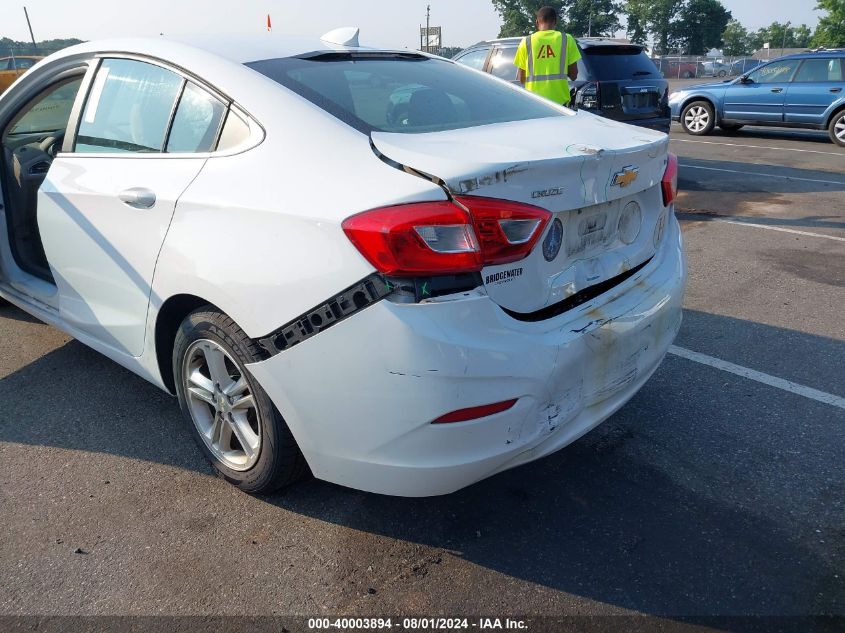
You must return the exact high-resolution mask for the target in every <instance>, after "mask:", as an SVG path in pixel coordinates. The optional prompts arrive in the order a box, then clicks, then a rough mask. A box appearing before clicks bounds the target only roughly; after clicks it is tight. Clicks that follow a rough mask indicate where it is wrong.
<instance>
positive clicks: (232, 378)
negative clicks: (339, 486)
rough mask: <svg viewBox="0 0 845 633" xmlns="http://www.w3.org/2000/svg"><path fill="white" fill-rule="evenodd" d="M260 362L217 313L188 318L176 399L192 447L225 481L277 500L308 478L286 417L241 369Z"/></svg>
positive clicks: (177, 360)
mask: <svg viewBox="0 0 845 633" xmlns="http://www.w3.org/2000/svg"><path fill="white" fill-rule="evenodd" d="M263 358H264V356H262V352H261V349H260V348H259V347H258V346H257V345H256V344H255V343H253V342H252V341H251V340H250V338H249V337H248V336H247V335H246V334H244V332H243V330H241V329H240V328H239V327H238V326H237V324H236V323H235V322H234V321H232V319H230V318H229V317H228V316H226V315H225V314H222V313H221V312H218V311H217V310H215V309H214V308H213V307H212V306H204V307H202V308H199V309H198V310H196V311H194V312H192V313H191V314H189V315H188V316H187V317H186V318H185V320H184V321H183V322H182V324H181V325H180V327H179V331H178V332H177V333H176V341H175V343H174V346H173V376H174V377H175V383H176V393H177V396H178V398H179V406H180V408H181V409H182V413H183V415H184V417H185V421H186V422H187V424H188V428H189V429H190V431H191V434H192V435H193V437H194V440H195V441H196V442H197V445H198V446H199V447H200V449H201V450H202V451H203V453H205V456H206V457H207V458H208V460H209V461H210V462H211V464H212V466H213V467H214V469H215V471H216V472H217V473H218V475H219V476H220V477H222V478H223V479H225V480H226V481H228V482H230V483H232V484H234V485H235V486H237V487H238V488H240V489H241V490H243V491H244V492H247V493H250V494H267V493H270V492H273V491H274V490H278V489H279V488H282V487H284V486H288V485H290V484H292V483H294V482H295V481H297V480H298V479H300V478H301V477H302V476H303V475H305V474H306V473H307V472H308V466H307V464H306V463H305V458H304V457H303V456H302V453H301V452H300V450H299V447H298V446H297V444H296V440H295V439H294V437H293V435H292V434H291V432H290V429H289V428H288V426H287V424H286V423H285V421H284V419H283V418H282V415H281V413H279V411H278V409H276V407H275V406H274V405H273V403H272V402H271V400H270V397H269V396H268V395H267V393H266V392H265V391H264V390H263V389H262V388H261V386H260V385H259V384H258V383H257V382H256V381H255V379H254V378H253V377H252V375H251V374H250V373H249V372H248V371H247V370H246V369H245V368H244V365H246V364H248V363H253V362H256V361H260V360H262V359H263ZM212 403H214V404H212ZM247 447H248V448H247Z"/></svg>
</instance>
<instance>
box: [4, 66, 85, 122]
mask: <svg viewBox="0 0 845 633" xmlns="http://www.w3.org/2000/svg"><path fill="white" fill-rule="evenodd" d="M81 84H82V77H81V76H80V77H75V78H74V79H69V80H67V81H63V82H61V83H59V84H56V85H55V86H53V87H51V88H49V89H48V90H47V91H46V92H44V93H42V94H41V95H39V96H38V97H36V98H35V100H34V101H32V102H30V104H29V105H27V106H26V107H25V108H24V110H23V112H22V113H21V114H19V115H18V117H17V119H16V120H15V122H14V123H13V124H12V126H11V127H10V128H9V134H37V133H41V132H62V133H64V131H65V128H66V127H67V122H68V119H70V111H71V109H72V108H73V102H74V100H75V99H76V93H77V92H79V86H80V85H81Z"/></svg>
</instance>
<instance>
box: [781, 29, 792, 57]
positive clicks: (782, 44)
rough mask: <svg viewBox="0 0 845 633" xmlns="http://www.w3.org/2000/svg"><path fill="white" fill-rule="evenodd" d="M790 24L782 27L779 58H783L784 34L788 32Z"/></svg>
mask: <svg viewBox="0 0 845 633" xmlns="http://www.w3.org/2000/svg"><path fill="white" fill-rule="evenodd" d="M790 24H792V22H787V23H786V24H785V25H784V27H783V40H782V41H781V43H780V56H781V57H783V50H784V49H785V48H786V32H787V31H788V30H789V25H790Z"/></svg>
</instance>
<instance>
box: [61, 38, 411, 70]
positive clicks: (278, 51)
mask: <svg viewBox="0 0 845 633" xmlns="http://www.w3.org/2000/svg"><path fill="white" fill-rule="evenodd" d="M189 49H199V50H201V51H204V52H206V53H211V54H212V55H216V56H217V57H222V58H223V59H226V60H229V61H232V62H235V63H238V64H244V63H247V62H254V61H260V60H264V59H275V58H279V57H293V56H296V55H302V54H305V53H312V52H322V51H325V52H338V51H355V50H368V51H372V50H380V51H381V50H384V51H391V52H392V49H381V48H378V49H373V48H369V47H363V46H360V47H351V46H342V45H339V44H331V43H328V42H325V41H323V40H321V39H319V38H316V37H313V38H312V37H289V36H284V35H276V34H273V33H262V34H260V35H259V36H254V35H253V36H245V35H218V34H215V35H214V36H192V35H189V36H178V35H176V36H170V35H168V36H161V37H144V38H141V37H135V38H119V39H108V40H94V41H91V42H85V43H83V44H77V45H75V46H71V47H70V48H66V49H64V50H63V51H61V52H60V53H59V54H60V55H73V54H79V53H86V52H88V53H99V52H122V53H137V54H144V55H151V56H154V57H155V56H158V57H161V58H163V59H169V58H171V57H172V56H173V55H174V54H177V55H178V53H179V52H180V51H184V52H187V51H188V50H189ZM395 52H403V53H407V52H408V51H402V50H397V51H395ZM415 52H416V51H415Z"/></svg>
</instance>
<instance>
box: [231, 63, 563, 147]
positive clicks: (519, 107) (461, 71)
mask: <svg viewBox="0 0 845 633" xmlns="http://www.w3.org/2000/svg"><path fill="white" fill-rule="evenodd" d="M247 66H249V67H250V68H252V69H253V70H256V71H258V72H259V73H261V74H263V75H266V76H267V77H269V78H270V79H273V80H274V81H276V82H278V83H280V84H282V85H283V86H285V87H286V88H288V89H290V90H292V91H293V92H295V93H297V94H299V95H300V96H302V97H304V98H306V99H308V100H309V101H311V102H312V103H313V104H314V105H316V106H317V107H319V108H322V109H323V110H325V111H327V112H329V113H330V114H332V115H334V116H336V117H337V118H338V119H340V120H342V121H344V122H345V123H347V124H349V125H351V126H352V127H354V128H355V129H357V130H360V131H361V132H364V133H365V134H368V133H370V132H372V131H382V132H399V133H420V132H439V131H442V130H455V129H460V128H467V127H474V126H479V125H488V124H493V123H505V122H510V121H525V120H528V119H540V118H545V117H555V116H566V115H565V114H563V113H561V112H560V111H559V110H558V109H556V108H555V107H554V106H553V105H552V104H551V103H549V104H548V105H546V104H545V103H543V102H542V101H539V100H537V99H534V98H532V97H531V96H529V95H528V94H525V93H523V92H522V91H518V90H514V89H512V88H511V87H510V86H507V85H505V84H503V83H501V82H498V81H494V80H492V79H491V78H490V77H486V76H484V75H480V74H477V73H473V72H469V71H467V70H466V69H465V68H462V67H461V66H460V64H455V63H453V62H448V61H445V60H439V59H429V58H426V57H421V56H416V55H392V54H377V55H373V54H367V55H361V56H360V57H359V56H358V55H354V54H348V53H345V54H341V55H336V54H328V55H321V56H318V57H315V58H308V59H301V58H281V59H269V60H265V61H259V62H251V63H248V64H247ZM350 71H354V72H355V73H356V75H359V74H361V73H365V74H368V75H370V76H372V79H373V80H372V81H371V82H362V81H360V80H359V79H358V78H357V77H356V79H355V80H352V78H351V77H350V76H349V73H350ZM373 86H378V87H377V88H374V87H373Z"/></svg>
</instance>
